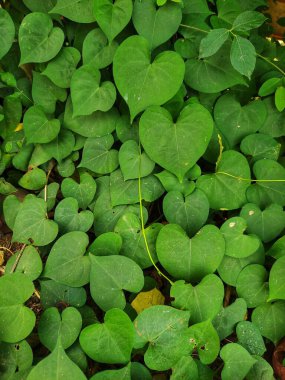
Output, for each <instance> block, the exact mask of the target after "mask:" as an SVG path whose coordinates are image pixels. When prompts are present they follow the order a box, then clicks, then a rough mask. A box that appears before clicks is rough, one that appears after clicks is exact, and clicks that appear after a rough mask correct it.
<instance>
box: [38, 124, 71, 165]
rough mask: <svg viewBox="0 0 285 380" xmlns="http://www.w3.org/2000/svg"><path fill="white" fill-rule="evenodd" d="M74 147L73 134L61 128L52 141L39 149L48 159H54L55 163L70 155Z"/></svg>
mask: <svg viewBox="0 0 285 380" xmlns="http://www.w3.org/2000/svg"><path fill="white" fill-rule="evenodd" d="M74 145H75V138H74V135H73V133H72V132H70V131H68V130H66V129H64V128H63V129H62V130H61V131H60V132H59V134H58V135H57V136H56V138H55V139H54V140H52V141H51V142H49V143H47V144H44V145H42V146H41V148H42V149H43V151H44V153H45V154H46V155H47V156H48V157H54V158H55V159H56V160H57V162H61V161H62V160H63V159H64V158H66V157H67V156H69V155H70V154H71V152H72V151H73V148H74ZM45 162H46V161H45Z"/></svg>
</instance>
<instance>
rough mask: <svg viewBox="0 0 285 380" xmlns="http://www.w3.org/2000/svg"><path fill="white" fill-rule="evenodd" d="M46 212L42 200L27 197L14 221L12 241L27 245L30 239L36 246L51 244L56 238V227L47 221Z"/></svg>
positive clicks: (51, 221) (50, 221)
mask: <svg viewBox="0 0 285 380" xmlns="http://www.w3.org/2000/svg"><path fill="white" fill-rule="evenodd" d="M46 212H47V208H46V203H45V201H44V200H43V199H40V198H37V197H35V196H34V195H32V194H29V195H27V196H26V197H25V200H24V202H23V204H22V206H21V208H20V210H19V212H18V214H17V216H16V219H15V224H14V228H13V232H14V233H13V240H14V241H17V242H21V243H26V244H27V243H29V239H32V240H33V243H34V244H35V245H37V246H43V245H47V244H49V243H51V242H52V241H53V240H54V239H55V238H56V235H57V233H58V226H57V224H56V223H55V222H54V221H53V220H48V219H47V216H46Z"/></svg>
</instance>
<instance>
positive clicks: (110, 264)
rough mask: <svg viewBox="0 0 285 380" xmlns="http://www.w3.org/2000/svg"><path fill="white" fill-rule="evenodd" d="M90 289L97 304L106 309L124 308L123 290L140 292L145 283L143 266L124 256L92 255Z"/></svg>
mask: <svg viewBox="0 0 285 380" xmlns="http://www.w3.org/2000/svg"><path fill="white" fill-rule="evenodd" d="M90 260H91V273H90V291H91V296H92V298H93V299H94V301H95V302H96V304H97V305H98V306H99V307H100V308H101V309H102V310H104V311H108V310H110V309H112V308H118V309H124V308H125V306H126V299H125V295H124V292H123V290H127V291H129V292H134V293H138V292H139V291H140V290H141V289H142V287H143V284H144V277H143V272H142V270H141V268H140V267H139V266H138V265H137V264H136V263H135V262H134V261H133V260H131V259H129V258H128V257H124V256H118V255H114V256H94V255H90Z"/></svg>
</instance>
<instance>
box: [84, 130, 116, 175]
mask: <svg viewBox="0 0 285 380" xmlns="http://www.w3.org/2000/svg"><path fill="white" fill-rule="evenodd" d="M113 144H114V138H113V136H112V135H111V134H108V135H106V136H102V137H96V138H95V137H90V138H88V139H87V140H86V142H85V144H84V148H83V155H82V160H81V162H80V164H79V167H83V168H87V169H89V170H91V171H92V172H94V173H97V174H107V173H111V172H113V171H114V170H115V169H116V168H117V167H118V166H119V159H118V151H117V150H116V149H111V147H112V146H113Z"/></svg>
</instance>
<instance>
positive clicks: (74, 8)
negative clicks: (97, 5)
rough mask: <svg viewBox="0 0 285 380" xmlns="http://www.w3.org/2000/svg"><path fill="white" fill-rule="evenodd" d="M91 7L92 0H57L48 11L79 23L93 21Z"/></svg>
mask: <svg viewBox="0 0 285 380" xmlns="http://www.w3.org/2000/svg"><path fill="white" fill-rule="evenodd" d="M92 8H93V1H92V0H75V1H71V2H70V1H69V0H57V3H56V5H55V7H54V8H52V9H51V10H50V12H49V13H57V14H59V15H61V16H64V17H66V18H68V19H69V20H72V21H75V22H79V23H90V22H93V21H95V17H94V15H93V11H92Z"/></svg>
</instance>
